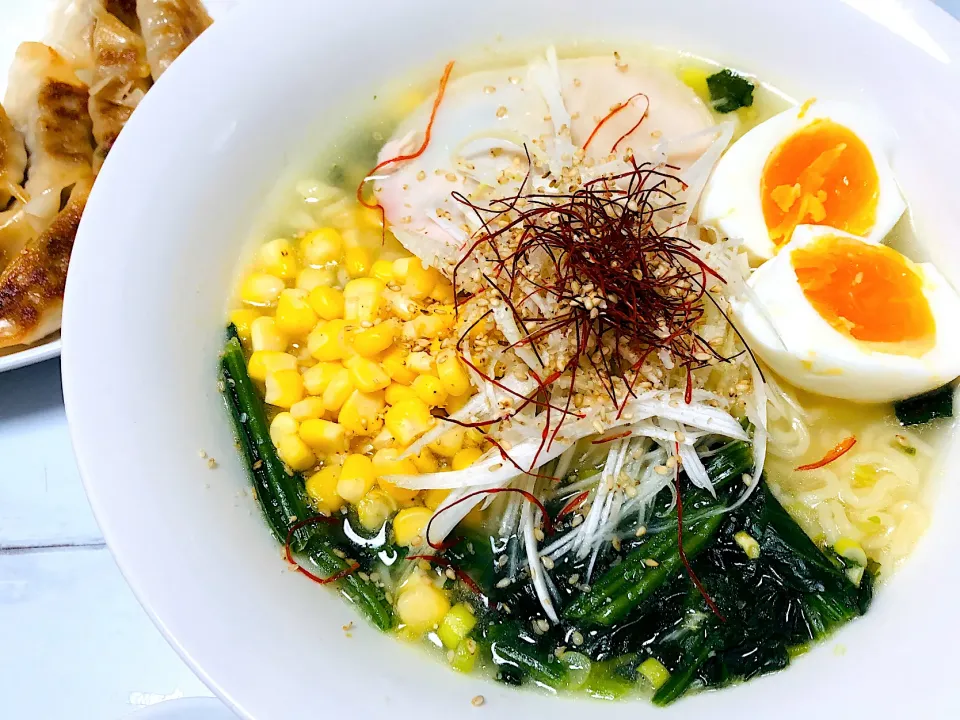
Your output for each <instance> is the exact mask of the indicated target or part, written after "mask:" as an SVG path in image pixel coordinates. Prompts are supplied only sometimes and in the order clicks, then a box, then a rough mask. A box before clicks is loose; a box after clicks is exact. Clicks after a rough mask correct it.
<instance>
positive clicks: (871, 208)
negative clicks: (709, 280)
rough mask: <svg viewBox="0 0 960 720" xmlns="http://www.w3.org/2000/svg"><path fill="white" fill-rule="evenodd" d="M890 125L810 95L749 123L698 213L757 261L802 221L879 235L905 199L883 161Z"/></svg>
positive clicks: (894, 218) (870, 236) (786, 239)
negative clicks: (755, 123) (757, 122)
mask: <svg viewBox="0 0 960 720" xmlns="http://www.w3.org/2000/svg"><path fill="white" fill-rule="evenodd" d="M891 144H892V143H891V133H890V132H888V131H886V130H885V129H884V128H883V127H882V126H879V125H878V124H877V123H876V122H875V121H874V120H873V119H872V118H871V117H870V116H869V114H868V113H867V112H866V111H865V110H863V109H862V108H858V107H856V106H853V105H848V104H844V103H833V102H817V101H810V102H808V103H806V104H804V105H803V106H802V107H795V108H791V109H790V110H787V111H786V112H783V113H780V114H779V115H776V116H774V117H772V118H770V119H769V120H767V121H766V122H763V123H761V124H760V125H758V126H757V127H755V128H753V129H752V130H750V131H749V132H748V133H746V134H745V135H744V136H743V137H742V138H740V139H739V140H738V141H737V142H736V143H734V144H733V146H732V147H731V148H730V149H729V150H728V151H727V152H726V154H725V155H724V156H723V157H722V158H721V159H720V161H719V162H718V163H717V167H716V169H715V170H714V172H713V175H712V177H711V178H710V181H709V183H708V184H707V186H706V188H705V189H704V192H703V195H702V197H701V200H700V207H699V211H698V217H699V220H700V223H701V224H705V225H709V226H712V227H714V228H716V229H717V230H718V231H719V232H720V233H721V234H722V235H724V236H726V237H732V238H739V239H741V240H742V241H743V244H744V247H745V249H746V250H747V252H748V254H749V256H750V261H751V263H752V264H754V265H759V264H760V263H761V262H763V261H765V260H768V259H769V258H771V257H773V256H774V255H775V254H776V253H777V250H778V249H779V248H781V247H783V246H784V245H786V244H787V243H789V242H790V240H791V238H792V236H793V233H794V231H795V229H796V228H797V226H799V225H826V226H830V227H834V228H838V229H840V230H843V231H845V232H848V233H851V234H853V235H857V236H859V237H862V238H866V239H868V240H871V241H873V242H880V241H881V240H882V239H883V238H884V236H886V234H887V233H889V232H890V230H891V228H893V226H894V225H895V224H896V223H897V220H899V219H900V216H901V215H903V212H904V210H905V209H906V205H905V203H904V201H903V197H902V196H901V194H900V190H899V189H898V187H897V183H896V180H895V179H894V176H893V171H892V170H891V169H890V164H889V162H888V159H887V157H888V151H889V148H890V146H891Z"/></svg>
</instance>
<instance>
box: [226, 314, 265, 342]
mask: <svg viewBox="0 0 960 720" xmlns="http://www.w3.org/2000/svg"><path fill="white" fill-rule="evenodd" d="M258 317H260V313H259V312H257V311H256V310H234V311H233V312H232V313H230V322H231V323H233V326H234V327H235V328H236V329H237V335H239V336H240V342H242V343H243V344H244V345H247V346H249V345H250V325H251V324H252V323H253V321H254V320H256V319H257V318H258Z"/></svg>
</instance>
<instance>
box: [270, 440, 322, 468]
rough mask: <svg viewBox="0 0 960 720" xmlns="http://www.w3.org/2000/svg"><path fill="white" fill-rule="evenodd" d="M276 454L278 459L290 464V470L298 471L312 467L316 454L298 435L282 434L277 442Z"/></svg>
mask: <svg viewBox="0 0 960 720" xmlns="http://www.w3.org/2000/svg"><path fill="white" fill-rule="evenodd" d="M277 454H278V455H279V456H280V459H281V460H283V461H284V462H285V463H286V464H287V465H289V466H290V469H291V470H295V471H297V472H300V471H301V470H308V469H309V468H311V467H313V465H314V463H315V462H316V461H317V458H316V456H315V455H314V454H313V453H312V452H311V451H310V448H309V447H307V444H306V443H305V442H303V440H301V439H300V436H299V435H284V436H283V437H282V438H280V442H279V443H278V444H277Z"/></svg>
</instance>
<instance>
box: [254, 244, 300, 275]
mask: <svg viewBox="0 0 960 720" xmlns="http://www.w3.org/2000/svg"><path fill="white" fill-rule="evenodd" d="M259 260H260V267H262V268H263V269H264V271H265V272H267V273H269V274H270V275H275V276H276V277H278V278H283V279H284V280H293V279H294V278H295V277H296V276H297V253H296V249H295V248H294V247H293V243H291V242H290V241H289V240H287V239H286V238H278V239H276V240H271V241H270V242H268V243H266V244H265V245H264V246H263V247H261V248H260V253H259Z"/></svg>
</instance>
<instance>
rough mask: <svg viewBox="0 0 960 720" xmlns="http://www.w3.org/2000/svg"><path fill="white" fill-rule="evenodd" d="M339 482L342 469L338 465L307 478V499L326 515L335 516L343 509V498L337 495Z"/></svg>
mask: <svg viewBox="0 0 960 720" xmlns="http://www.w3.org/2000/svg"><path fill="white" fill-rule="evenodd" d="M339 480H340V468H339V467H337V466H336V465H327V466H326V467H324V468H322V469H321V470H320V471H318V472H315V473H314V474H313V475H311V476H310V477H309V478H307V483H306V489H307V497H309V498H310V500H312V501H313V505H314V507H315V508H317V510H319V511H320V512H322V513H323V514H325V515H333V513H335V512H337V510H339V509H340V508H342V507H343V498H342V497H340V496H339V495H337V482H338V481H339Z"/></svg>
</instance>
